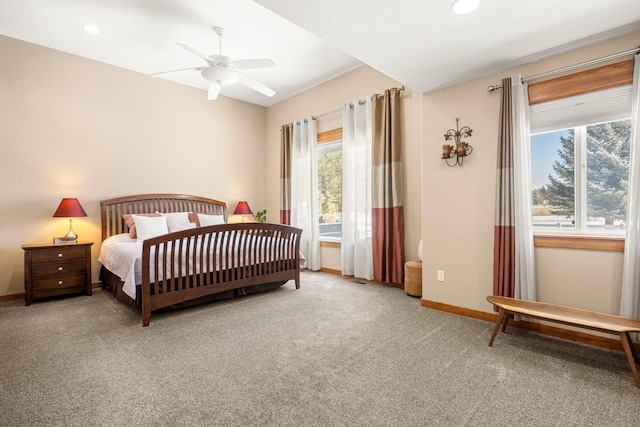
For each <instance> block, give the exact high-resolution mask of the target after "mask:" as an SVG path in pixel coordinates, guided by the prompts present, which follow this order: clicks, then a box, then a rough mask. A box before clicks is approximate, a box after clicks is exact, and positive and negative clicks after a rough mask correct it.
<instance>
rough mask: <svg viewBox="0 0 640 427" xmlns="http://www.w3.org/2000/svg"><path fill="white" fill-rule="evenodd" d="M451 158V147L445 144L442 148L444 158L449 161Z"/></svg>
mask: <svg viewBox="0 0 640 427" xmlns="http://www.w3.org/2000/svg"><path fill="white" fill-rule="evenodd" d="M450 157H451V146H450V145H449V144H444V145H443V146H442V158H443V159H448V158H450Z"/></svg>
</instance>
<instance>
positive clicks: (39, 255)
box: [31, 246, 87, 264]
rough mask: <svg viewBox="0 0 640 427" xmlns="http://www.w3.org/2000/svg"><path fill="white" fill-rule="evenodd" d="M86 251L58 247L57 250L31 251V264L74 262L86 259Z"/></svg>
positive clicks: (81, 248) (80, 248)
mask: <svg viewBox="0 0 640 427" xmlns="http://www.w3.org/2000/svg"><path fill="white" fill-rule="evenodd" d="M86 253H87V251H86V249H85V248H84V247H68V246H60V247H59V248H52V249H43V250H39V251H33V254H32V255H31V262H32V263H33V264H39V263H43V262H54V261H74V260H84V259H86Z"/></svg>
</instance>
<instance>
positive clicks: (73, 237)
mask: <svg viewBox="0 0 640 427" xmlns="http://www.w3.org/2000/svg"><path fill="white" fill-rule="evenodd" d="M81 216H87V213H86V212H85V211H84V209H83V208H82V205H81V204H80V202H79V201H78V199H71V198H64V199H62V201H61V202H60V205H59V206H58V209H56V212H55V213H54V214H53V217H54V218H69V232H68V233H67V235H66V236H64V237H61V238H60V240H61V241H62V242H64V243H71V242H75V241H77V240H78V235H77V234H76V233H74V232H73V227H72V221H73V218H77V217H81Z"/></svg>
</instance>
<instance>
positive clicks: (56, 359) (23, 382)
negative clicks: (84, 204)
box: [0, 273, 640, 426]
mask: <svg viewBox="0 0 640 427" xmlns="http://www.w3.org/2000/svg"><path fill="white" fill-rule="evenodd" d="M491 328H492V325H491V324H490V323H487V322H483V321H478V320H473V319H468V318H464V317H459V316H455V315H451V314H447V313H441V312H438V311H433V310H429V309H426V308H424V307H421V306H420V300H419V299H416V298H412V297H409V296H407V295H406V294H405V293H404V292H403V291H402V290H401V289H398V288H391V287H386V286H383V285H378V284H372V283H357V282H355V281H353V280H349V279H348V278H342V277H338V276H334V275H329V274H325V273H303V275H302V287H301V289H299V290H295V288H294V286H293V284H292V283H289V284H286V285H285V286H283V287H282V288H279V289H277V290H275V291H271V292H267V293H262V294H257V295H251V296H248V297H243V298H239V299H236V300H232V301H222V302H215V303H211V304H208V305H204V306H200V307H196V308H189V309H184V310H178V311H172V312H162V313H156V314H154V315H153V316H152V320H151V326H150V327H148V328H142V327H141V320H140V316H139V313H138V312H137V311H136V310H134V309H133V308H130V307H128V306H126V305H124V304H122V303H120V302H118V301H116V300H114V299H113V298H112V297H111V296H109V295H108V294H106V293H104V292H103V291H101V290H96V292H94V295H93V296H91V297H87V296H77V297H66V298H59V299H53V300H47V301H36V302H34V304H33V305H32V306H30V307H25V306H24V305H23V302H22V301H14V302H8V303H2V304H0V331H1V332H0V403H1V405H0V425H2V426H52V425H60V426H92V425H103V426H168V425H179V426H217V425H228V426H236V425H237V426H270V425H274V426H492V425H503V426H591V425H593V426H637V425H639V424H640V422H639V421H638V411H637V407H638V406H637V405H638V402H639V401H640V389H638V388H637V387H636V386H635V383H634V381H633V377H632V375H631V372H630V370H629V367H628V365H627V362H626V359H625V357H624V355H623V354H622V353H619V352H614V351H608V350H603V349H599V348H593V347H587V346H583V345H579V344H575V343H571V342H566V341H561V340H556V339H552V338H547V337H543V336H539V335H536V334H532V333H527V332H523V331H517V330H510V333H509V334H500V335H499V336H498V338H497V339H496V342H495V344H494V346H493V347H492V348H490V347H488V346H487V342H488V339H489V336H490V333H491Z"/></svg>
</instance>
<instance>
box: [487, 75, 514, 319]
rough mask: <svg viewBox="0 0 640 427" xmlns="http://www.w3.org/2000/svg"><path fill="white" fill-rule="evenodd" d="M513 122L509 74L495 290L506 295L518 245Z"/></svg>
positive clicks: (498, 192)
mask: <svg viewBox="0 0 640 427" xmlns="http://www.w3.org/2000/svg"><path fill="white" fill-rule="evenodd" d="M512 123H513V120H512V105H511V78H506V79H502V100H501V102H500V125H499V126H500V129H499V131H500V133H499V135H498V161H497V174H496V210H495V223H494V224H495V225H494V231H493V239H494V240H493V294H494V295H500V296H505V297H513V296H514V284H515V250H516V245H515V211H514V208H515V197H514V177H513V129H512V127H511V126H512ZM494 308H495V307H494ZM496 310H497V309H496Z"/></svg>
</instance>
